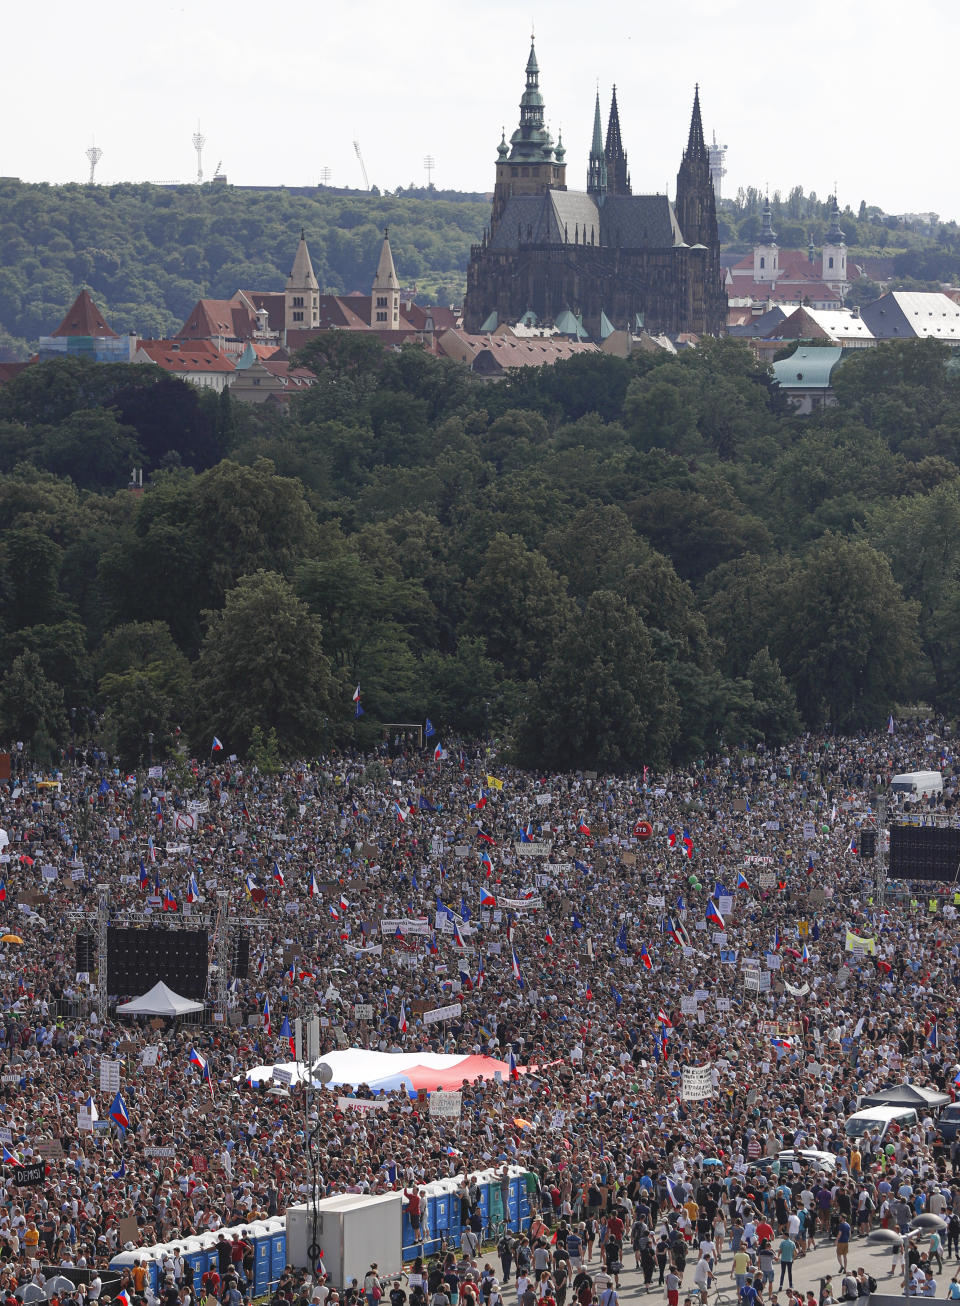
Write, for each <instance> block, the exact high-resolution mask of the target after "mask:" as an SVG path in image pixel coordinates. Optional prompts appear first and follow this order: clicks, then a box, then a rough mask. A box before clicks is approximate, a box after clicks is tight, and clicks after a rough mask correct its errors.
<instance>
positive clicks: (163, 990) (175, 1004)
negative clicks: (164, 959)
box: [117, 980, 203, 1019]
mask: <svg viewBox="0 0 960 1306" xmlns="http://www.w3.org/2000/svg"><path fill="white" fill-rule="evenodd" d="M202 1010H203V1003H202V1002H194V1001H192V999H190V998H181V996H180V994H179V993H174V991H173V989H168V988H167V986H166V984H164V982H163V980H158V982H157V983H156V984H154V986H153V988H152V989H151V990H150V992H149V993H144V994H143V996H142V997H139V998H133V999H131V1001H130V1002H121V1003H120V1005H119V1006H118V1007H117V1015H119V1016H166V1017H167V1018H168V1019H172V1018H173V1017H174V1016H187V1015H189V1014H190V1012H192V1011H202Z"/></svg>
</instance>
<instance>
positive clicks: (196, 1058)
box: [190, 1046, 207, 1074]
mask: <svg viewBox="0 0 960 1306" xmlns="http://www.w3.org/2000/svg"><path fill="white" fill-rule="evenodd" d="M190 1064H191V1066H196V1068H197V1069H198V1070H199V1071H200V1073H201V1074H203V1072H204V1071H205V1070H206V1068H207V1063H206V1062H205V1061H204V1059H203V1057H202V1056H201V1055H200V1053H199V1052H198V1051H197V1049H196V1048H195V1047H193V1046H191V1048H190Z"/></svg>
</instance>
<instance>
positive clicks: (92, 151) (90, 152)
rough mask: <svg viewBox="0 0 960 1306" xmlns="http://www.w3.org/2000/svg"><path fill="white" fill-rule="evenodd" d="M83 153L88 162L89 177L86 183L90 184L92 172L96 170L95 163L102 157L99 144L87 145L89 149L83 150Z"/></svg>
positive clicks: (91, 182) (91, 183)
mask: <svg viewBox="0 0 960 1306" xmlns="http://www.w3.org/2000/svg"><path fill="white" fill-rule="evenodd" d="M84 153H85V154H86V156H87V162H88V163H89V164H90V177H89V179H88V182H87V184H88V185H89V186H92V185H93V174H94V173H95V172H96V170H97V164H98V163H99V162H100V160H101V159H102V158H103V150H101V148H100V146H99V145H96V144H93V145H91V146H90V147H89V149H87V150H85V151H84Z"/></svg>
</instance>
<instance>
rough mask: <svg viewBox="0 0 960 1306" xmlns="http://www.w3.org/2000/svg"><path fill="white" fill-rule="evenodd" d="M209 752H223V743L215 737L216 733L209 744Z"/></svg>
mask: <svg viewBox="0 0 960 1306" xmlns="http://www.w3.org/2000/svg"><path fill="white" fill-rule="evenodd" d="M210 752H211V753H222V752H223V744H221V742H220V740H219V739H218V738H217V736H216V735H214V736H213V743H212V744H211V745H210Z"/></svg>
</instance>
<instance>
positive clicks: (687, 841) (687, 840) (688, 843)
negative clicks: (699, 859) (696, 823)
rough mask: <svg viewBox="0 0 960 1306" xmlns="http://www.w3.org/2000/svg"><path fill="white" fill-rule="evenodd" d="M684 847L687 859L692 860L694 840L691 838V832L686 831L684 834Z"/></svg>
mask: <svg viewBox="0 0 960 1306" xmlns="http://www.w3.org/2000/svg"><path fill="white" fill-rule="evenodd" d="M683 846H684V848H685V849H686V850H687V857H688V858H692V857H693V839H692V838H691V836H690V831H689V830H684V832H683Z"/></svg>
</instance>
